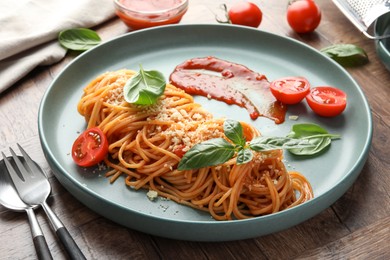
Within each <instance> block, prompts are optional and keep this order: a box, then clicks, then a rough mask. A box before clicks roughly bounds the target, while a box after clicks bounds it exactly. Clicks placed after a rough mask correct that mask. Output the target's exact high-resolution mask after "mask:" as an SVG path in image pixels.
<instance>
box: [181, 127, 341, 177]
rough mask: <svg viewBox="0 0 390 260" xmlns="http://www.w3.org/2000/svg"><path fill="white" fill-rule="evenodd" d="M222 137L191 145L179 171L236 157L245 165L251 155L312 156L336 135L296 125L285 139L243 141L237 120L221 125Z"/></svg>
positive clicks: (261, 137)
mask: <svg viewBox="0 0 390 260" xmlns="http://www.w3.org/2000/svg"><path fill="white" fill-rule="evenodd" d="M223 128H224V134H225V136H226V137H227V138H228V139H229V140H230V141H231V142H228V141H227V140H225V139H224V138H214V139H210V140H207V141H205V142H202V143H199V144H196V145H194V146H193V147H192V148H191V149H190V150H189V151H188V152H186V153H185V154H184V156H183V158H182V159H181V161H180V162H179V165H178V169H179V170H193V169H199V168H203V167H208V166H215V165H219V164H222V163H224V162H227V161H228V160H230V159H231V158H232V157H233V156H234V155H235V154H237V157H236V163H237V164H244V163H248V162H250V161H251V160H252V159H253V152H252V151H257V152H263V151H270V150H276V149H287V150H288V151H290V152H291V153H293V154H296V155H314V154H317V153H319V152H320V151H322V150H323V149H325V148H326V147H327V146H328V145H329V144H330V142H331V140H332V139H333V138H339V136H338V135H332V134H329V133H328V132H327V131H326V130H325V129H323V128H321V127H320V126H318V125H315V124H297V125H294V126H293V127H292V130H291V132H290V133H289V134H288V135H287V136H286V137H265V136H259V137H256V138H253V139H252V140H251V141H250V142H249V143H247V142H246V140H245V137H244V134H243V130H242V126H241V124H240V123H239V122H238V121H235V120H230V119H228V120H226V121H225V122H224V125H223Z"/></svg>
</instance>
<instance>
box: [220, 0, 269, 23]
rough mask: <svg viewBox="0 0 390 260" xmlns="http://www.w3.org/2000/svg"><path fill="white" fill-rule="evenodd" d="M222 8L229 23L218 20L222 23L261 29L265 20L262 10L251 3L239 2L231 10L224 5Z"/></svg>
mask: <svg viewBox="0 0 390 260" xmlns="http://www.w3.org/2000/svg"><path fill="white" fill-rule="evenodd" d="M222 8H223V9H224V11H225V15H226V19H227V21H221V20H219V19H217V21H218V22H220V23H231V24H237V25H244V26H250V27H255V28H256V27H259V25H260V23H261V21H262V19H263V13H262V11H261V9H260V8H259V7H258V6H257V5H256V4H254V3H251V2H237V3H235V4H233V5H232V6H231V7H230V8H229V10H227V7H226V5H225V4H223V5H222Z"/></svg>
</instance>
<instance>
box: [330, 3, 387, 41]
mask: <svg viewBox="0 0 390 260" xmlns="http://www.w3.org/2000/svg"><path fill="white" fill-rule="evenodd" d="M333 3H334V4H335V5H336V6H337V7H338V8H339V9H340V10H341V12H342V13H343V14H344V15H345V16H346V17H347V18H348V19H349V20H350V21H351V22H352V23H353V24H354V25H355V26H356V27H357V28H358V29H359V30H360V31H361V32H362V33H363V34H364V35H365V36H366V37H368V38H370V39H375V40H377V39H383V38H388V37H390V35H384V36H373V35H371V34H370V33H369V32H368V31H369V28H370V26H371V25H372V24H373V23H374V22H375V21H376V20H377V19H378V18H379V17H380V16H382V15H383V14H385V13H388V12H390V0H333Z"/></svg>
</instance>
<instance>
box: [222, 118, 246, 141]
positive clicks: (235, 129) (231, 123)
mask: <svg viewBox="0 0 390 260" xmlns="http://www.w3.org/2000/svg"><path fill="white" fill-rule="evenodd" d="M223 131H224V133H225V136H226V137H227V138H229V140H230V141H232V142H233V143H234V144H237V145H239V146H244V145H245V138H244V133H243V130H242V125H241V123H240V122H238V121H236V120H231V119H227V120H225V122H224V123H223Z"/></svg>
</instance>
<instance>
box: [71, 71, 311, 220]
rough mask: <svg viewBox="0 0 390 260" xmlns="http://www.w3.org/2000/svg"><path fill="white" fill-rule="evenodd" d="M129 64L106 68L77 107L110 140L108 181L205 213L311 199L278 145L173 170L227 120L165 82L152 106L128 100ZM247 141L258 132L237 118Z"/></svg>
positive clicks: (266, 210) (233, 215)
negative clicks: (243, 158) (239, 158)
mask: <svg viewBox="0 0 390 260" xmlns="http://www.w3.org/2000/svg"><path fill="white" fill-rule="evenodd" d="M133 75H134V72H133V71H131V70H125V69H124V70H118V71H113V72H106V73H104V74H102V75H100V76H98V77H97V78H96V79H94V80H93V81H91V82H90V84H88V85H87V86H86V87H85V89H84V94H83V96H82V98H81V100H80V101H79V104H78V111H79V113H80V114H81V115H83V116H84V117H85V119H86V121H87V127H88V128H90V127H94V126H98V127H99V128H100V129H101V130H102V131H103V132H104V133H105V135H106V136H107V138H108V141H109V155H110V156H109V158H106V159H105V163H106V164H107V165H108V166H109V167H110V170H109V171H108V172H107V174H106V175H107V177H109V178H110V181H111V182H114V181H116V180H117V179H118V178H119V177H120V176H124V182H125V184H126V185H128V186H131V187H133V188H134V189H136V190H139V189H149V190H154V191H157V193H158V194H159V196H162V197H165V198H168V199H171V200H173V201H176V202H177V203H181V204H184V205H187V206H190V207H193V208H196V209H200V210H204V211H207V212H210V214H211V215H212V217H213V218H214V219H216V220H231V219H245V218H250V217H254V216H261V215H266V214H271V213H274V212H278V211H281V210H283V209H286V208H289V207H293V206H295V205H298V204H301V203H303V202H305V201H307V200H309V199H311V198H312V197H313V191H312V188H311V186H310V184H309V182H308V181H307V180H306V178H305V177H304V176H303V175H301V174H300V173H298V172H288V171H287V169H286V167H285V165H284V163H283V162H282V158H283V153H282V150H274V151H269V152H256V153H255V154H254V159H253V160H252V161H251V162H249V163H246V164H241V165H237V164H236V163H235V160H236V159H235V158H234V157H233V158H232V159H230V160H229V161H228V162H226V163H224V164H222V165H218V166H213V167H205V168H201V169H198V170H185V171H179V170H177V165H178V163H179V161H180V159H181V157H182V155H183V154H184V153H185V152H186V151H187V150H188V149H190V148H191V147H192V146H193V145H194V144H196V143H199V142H202V141H205V140H208V139H211V138H217V137H223V138H225V136H224V133H223V122H224V119H215V118H213V117H212V115H211V114H210V113H209V112H207V111H206V110H204V109H203V108H202V107H201V105H199V104H197V103H195V102H194V100H193V97H192V96H191V95H189V94H187V93H185V92H184V91H183V90H181V89H178V88H176V87H175V86H173V85H171V84H167V86H166V89H165V92H164V94H163V96H161V97H160V99H159V100H158V102H157V103H156V104H153V105H150V106H142V105H134V104H129V103H127V102H126V101H125V100H124V98H123V92H122V90H123V86H124V84H125V83H126V81H127V80H128V79H129V78H130V77H132V76H133ZM241 124H242V126H243V129H244V135H245V137H246V139H247V140H251V139H252V138H254V137H256V136H259V135H260V133H259V132H258V131H257V130H256V129H255V128H254V127H253V126H251V125H249V124H246V123H243V122H241Z"/></svg>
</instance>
